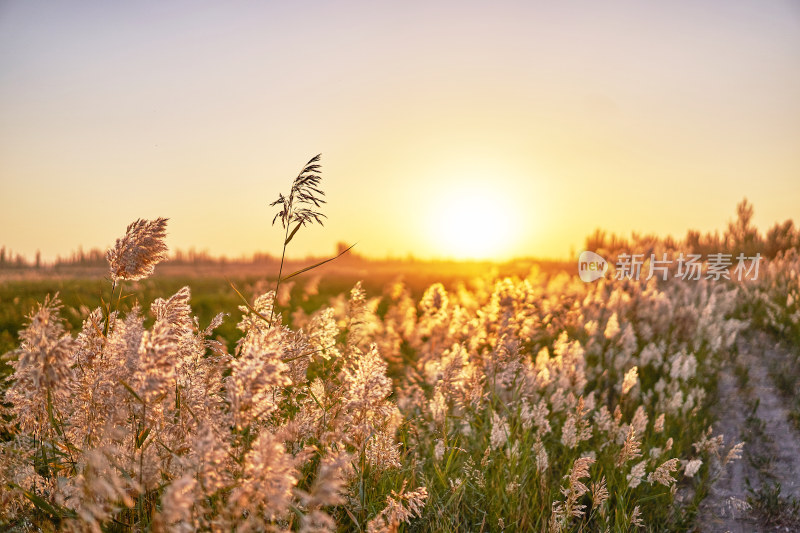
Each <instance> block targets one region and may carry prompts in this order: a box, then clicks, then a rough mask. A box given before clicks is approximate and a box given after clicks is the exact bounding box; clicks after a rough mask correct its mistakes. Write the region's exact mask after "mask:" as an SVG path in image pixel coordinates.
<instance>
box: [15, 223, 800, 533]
mask: <svg viewBox="0 0 800 533" xmlns="http://www.w3.org/2000/svg"><path fill="white" fill-rule="evenodd" d="M155 224H158V221H156V223H155ZM140 227H144V228H145V230H144V231H150V230H148V229H147V228H148V226H146V225H144V226H140ZM131 231H132V230H131V229H130V228H129V233H131ZM133 231H134V233H135V231H138V230H136V229H134V230H133ZM154 234H155V237H153V236H152V235H145V236H144V237H143V236H141V235H138V236H137V235H133V236H132V237H131V238H130V241H131V242H138V243H140V244H138V245H136V246H130V245H128V244H126V243H125V241H123V243H122V244H120V243H119V242H118V244H117V247H116V249H115V253H116V254H117V255H116V256H115V255H112V256H111V258H110V266H111V269H110V272H111V274H110V275H111V278H112V279H113V281H112V280H111V279H106V278H102V277H96V278H91V277H78V278H75V277H69V278H68V277H62V278H52V279H48V278H42V277H40V279H20V278H17V279H13V280H12V279H8V280H6V281H4V282H2V283H0V302H1V303H0V313H1V314H0V317H1V318H2V321H1V322H0V338H1V339H2V343H3V346H2V348H3V351H6V350H10V351H9V352H8V354H7V355H6V356H5V358H4V359H5V363H6V364H7V366H6V368H5V370H4V372H3V382H2V389H0V390H2V393H3V400H4V403H3V412H2V421H3V427H2V440H1V441H0V481H1V482H0V526H2V527H3V528H4V529H6V530H12V531H34V530H64V531H73V530H74V531H195V530H202V531H221V530H226V531H278V530H280V531H305V532H310V531H370V532H378V531H398V530H414V531H550V532H561V531H635V530H644V531H689V530H691V529H692V528H694V527H695V526H696V525H697V524H696V520H697V516H698V513H699V512H700V510H701V502H702V501H703V498H704V497H705V496H706V495H707V494H709V491H710V489H711V488H712V486H713V484H714V483H715V481H716V480H718V479H719V478H720V477H722V476H725V473H726V472H727V470H728V469H729V468H730V467H731V465H732V464H733V463H734V462H736V461H737V460H738V459H740V458H741V456H742V452H743V443H741V442H739V441H740V437H741V436H742V435H739V434H737V433H738V432H734V433H732V434H727V435H722V434H717V433H715V432H714V431H713V430H712V424H713V423H714V421H715V416H718V411H716V410H715V409H714V404H715V401H716V397H717V388H718V383H719V378H720V375H721V372H724V369H725V368H726V367H727V366H730V365H731V364H732V361H733V359H732V355H733V354H735V353H737V350H738V348H737V339H738V338H739V336H740V335H741V334H742V332H744V331H745V330H748V329H762V330H765V331H768V332H770V333H771V334H772V335H776V336H778V337H779V338H780V339H782V341H783V342H785V343H788V344H789V345H791V346H796V344H795V343H796V342H797V339H798V335H797V333H798V320H797V317H798V316H800V314H799V313H798V310H797V305H798V304H797V298H798V296H800V285H798V277H797V271H798V264H800V263H799V262H798V259H797V256H796V255H793V254H788V253H787V254H784V255H782V256H781V257H780V258H779V259H778V260H775V261H773V262H772V263H771V264H770V265H769V268H768V269H766V271H765V272H764V273H763V274H764V275H763V276H762V277H761V278H760V279H759V280H757V281H753V282H752V283H751V284H750V285H746V284H743V283H734V282H731V281H727V280H720V281H714V280H709V279H705V278H702V279H698V280H692V281H684V280H680V279H677V280H676V279H674V278H675V273H674V272H670V274H672V276H671V279H669V280H666V281H658V280H656V279H655V278H654V279H650V280H647V279H645V278H644V277H642V278H641V279H633V278H631V277H627V278H626V277H624V276H615V275H613V274H614V272H613V271H612V275H609V276H608V277H607V278H604V279H601V280H599V281H596V282H594V283H584V282H582V281H580V280H579V279H578V277H577V276H576V275H575V274H574V272H569V271H562V270H559V269H545V270H544V271H542V270H539V269H535V268H534V269H530V268H529V267H530V265H527V266H526V267H525V268H516V270H515V269H513V268H512V269H507V271H502V270H494V271H491V270H487V269H484V270H485V272H484V273H483V274H481V275H471V276H464V275H459V274H455V273H454V274H451V275H449V276H448V275H446V274H443V273H442V272H437V273H436V275H435V276H433V277H432V276H431V275H430V272H427V273H426V272H425V270H424V269H422V268H419V266H417V267H416V268H415V269H414V271H412V272H405V273H403V276H402V277H398V274H400V273H398V272H394V273H392V272H386V271H381V272H380V273H373V274H372V275H370V274H369V273H367V275H364V274H365V272H364V271H363V269H362V270H361V271H359V273H358V276H347V275H341V274H340V275H327V276H326V275H322V276H319V275H318V274H315V277H308V278H302V277H295V278H293V279H292V281H291V282H287V281H283V282H282V283H280V286H279V287H278V291H277V294H276V292H275V291H274V290H272V289H273V283H275V280H274V279H273V280H268V279H265V278H263V277H261V276H251V277H241V276H239V277H236V276H234V277H232V282H233V285H234V286H235V287H236V289H234V287H233V286H232V285H231V283H229V282H228V280H226V279H225V278H223V277H209V276H206V277H202V276H201V277H198V276H189V275H186V276H164V275H160V276H151V275H150V274H151V273H152V272H151V271H152V268H151V267H152V264H150V263H155V262H157V261H156V260H155V259H159V257H158V255H159V253H158V252H157V251H156V252H154V251H153V250H158V246H161V242H160V241H159V238H160V237H159V235H162V234H158V233H157V232H155V231H154ZM142 243H143V244H142ZM142 250H143V252H142ZM601 251H602V250H601ZM603 253H604V254H606V255H609V256H610V253H609V252H608V251H603ZM126 254H127V255H126ZM148 254H149V255H148ZM142 257H144V259H142ZM153 258H155V259H153ZM148 261H150V263H148ZM362 266H363V265H362ZM473 274H474V273H473ZM435 280H439V281H443V282H444V283H442V282H439V281H435ZM237 291H238V292H237ZM56 293H58V295H59V296H58V298H57V299H56V298H55V297H54V296H55V294H56ZM239 293H241V294H239ZM787 295H788V296H787ZM26 315H27V318H26ZM781 353H795V352H785V351H784V352H781ZM787 357H788V356H787ZM778 363H780V361H778ZM778 363H776V364H778ZM784 363H785V364H784V366H783V367H776V368H783V369H784V370H783V371H786V372H791V373H792V374H794V373H795V372H796V371H797V369H796V361H795V360H793V359H792V360H789V359H787V360H786V361H785V362H784ZM740 366H741V365H740ZM746 370H747V368H739V367H737V375H738V376H739V377H738V380H739V384H740V386H741V387H745V388H746V387H747V385H748V372H747V371H746ZM759 379H761V377H759ZM786 379H791V377H789V378H786ZM786 379H785V380H786ZM787 383H788V381H787ZM787 383H782V384H781V388H782V389H783V390H784V392H785V393H786V394H787V395H791V387H790V386H788V385H787ZM755 406H756V407H753V408H752V411H753V415H752V416H750V417H748V419H747V421H746V424H747V428H749V429H747V431H748V432H749V433H748V435H749V437H748V438H749V439H751V440H752V439H754V437H753V435H755V436H759V435H761V434H762V433H763V435H761V436H760V437H759V439H756V440H760V441H764V442H767V441H769V438H770V437H769V435H767V434H766V433H765V432H766V429H765V428H767V426H766V425H764V424H762V423H761V422H760V421H759V420H758V418H757V417H756V416H755V413H756V408H757V404H755ZM774 426H775V424H774V423H773V424H772V426H770V427H774ZM754 428H755V429H754ZM756 429H759V431H760V433H759V432H758V431H756ZM756 434H758V435H756ZM787 434H788V433H787ZM764 449H766V448H764ZM759 457H760V458H762V459H763V461H762V462H763V464H762V462H760V463H759V464H758V469H759V470H760V471H764V472H767V471H769V470H770V469H769V468H768V466H769V465H768V464H767V463H768V462H769V461H771V457H770V456H768V455H763V457H762V456H761V455H756V454H754V453H750V454H749V455H748V460H749V461H750V462H751V463H752V462H753V461H755V459H753V458H759ZM760 460H761V459H759V461H760ZM764 461H765V462H764ZM754 490H755V492H754V493H753V494H754V496H752V497H750V499H749V500H748V501H749V502H750V503H747V502H746V501H744V500H742V502H743V505H749V508H750V509H751V510H754V511H753V512H756V511H758V512H761V513H762V514H763V513H764V512H768V513H773V514H774V513H775V512H776V511H775V509H788V508H789V507H787V505H789V504H785V503H786V502H789V501H794V500H787V499H785V498H783V497H782V496H781V495H780V489H778V494H777V496H775V495H774V494H773V493H774V490H773V489H770V486H766V485H763V486H761V487H757V488H756V489H754ZM770 491H772V492H770ZM773 496H774V497H773ZM776 498H777V499H776ZM773 500H774V501H776V502H778V503H780V504H781V505H778V504H774V505H773V504H772V503H770V502H773ZM773 503H774V502H773ZM765 510H766V511H765ZM770 510H771V511H770ZM781 523H788V522H786V520H784V521H783V522H781Z"/></svg>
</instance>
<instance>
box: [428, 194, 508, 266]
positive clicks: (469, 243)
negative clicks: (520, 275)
mask: <svg viewBox="0 0 800 533" xmlns="http://www.w3.org/2000/svg"><path fill="white" fill-rule="evenodd" d="M446 194H447V196H446V199H445V200H444V201H442V203H441V204H440V205H439V206H437V211H436V213H435V217H434V231H433V232H432V237H433V239H434V243H433V244H434V246H436V248H437V250H438V252H439V254H440V255H442V256H446V257H453V258H456V259H486V258H490V257H497V256H501V255H503V254H505V253H507V252H508V249H509V246H510V245H511V244H512V241H513V240H514V238H515V236H516V233H517V231H518V230H517V229H516V227H515V224H514V221H513V210H512V209H511V208H510V206H509V205H508V203H507V202H505V201H503V198H501V197H500V196H499V195H497V194H496V193H494V192H493V191H492V190H491V189H488V188H477V187H472V188H464V189H461V190H457V191H450V192H448V193H446Z"/></svg>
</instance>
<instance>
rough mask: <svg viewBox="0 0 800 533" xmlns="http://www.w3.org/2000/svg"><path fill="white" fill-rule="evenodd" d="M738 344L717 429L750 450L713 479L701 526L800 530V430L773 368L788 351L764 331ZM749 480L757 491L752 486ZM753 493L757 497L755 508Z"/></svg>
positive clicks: (723, 378)
mask: <svg viewBox="0 0 800 533" xmlns="http://www.w3.org/2000/svg"><path fill="white" fill-rule="evenodd" d="M738 348H739V354H738V355H737V356H735V357H734V358H732V360H731V361H730V362H729V363H728V364H727V365H726V366H725V368H723V369H722V371H721V374H720V377H719V398H718V402H717V405H716V411H717V415H718V417H719V422H718V423H717V424H715V426H714V434H716V435H719V434H724V435H725V446H726V449H727V447H728V446H730V444H732V443H733V442H739V441H745V453H744V456H743V457H742V459H741V460H739V461H737V462H735V463H733V464H732V465H728V467H727V468H726V469H725V472H723V473H722V475H721V476H720V477H719V479H718V480H717V481H716V482H715V483H714V484H713V485H712V487H711V490H710V491H709V494H708V496H707V497H706V499H705V500H704V501H703V503H702V504H701V506H700V512H699V514H698V518H697V522H696V524H697V531H699V532H702V533H724V532H727V531H729V532H731V533H756V532H768V531H769V532H773V531H800V520H798V519H799V518H800V514H798V511H797V509H794V508H793V507H792V498H800V434H798V432H797V431H796V430H795V428H794V426H792V425H791V424H790V423H789V418H788V411H787V409H786V407H785V406H784V401H783V398H782V397H781V395H780V392H779V391H778V390H777V388H776V387H775V385H774V384H773V381H772V379H771V378H770V376H769V370H768V369H769V368H770V367H771V364H773V363H774V362H775V361H776V360H777V358H781V357H786V356H787V354H786V352H784V351H782V350H781V349H780V348H778V347H776V345H775V341H774V340H772V339H771V338H769V337H768V336H767V335H765V334H763V333H751V334H749V335H747V336H745V337H744V338H742V339H740V340H739V342H738ZM798 386H800V383H798ZM748 481H749V485H750V487H752V489H753V490H754V491H755V492H752V491H748ZM778 483H779V484H780V491H778V489H777V484H778ZM748 496H750V497H751V498H755V502H756V505H755V508H751V506H750V505H748V503H747V501H748Z"/></svg>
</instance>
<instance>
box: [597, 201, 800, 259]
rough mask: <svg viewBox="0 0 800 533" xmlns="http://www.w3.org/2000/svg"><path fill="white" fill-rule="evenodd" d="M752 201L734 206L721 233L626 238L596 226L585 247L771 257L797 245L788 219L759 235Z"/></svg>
mask: <svg viewBox="0 0 800 533" xmlns="http://www.w3.org/2000/svg"><path fill="white" fill-rule="evenodd" d="M753 213H754V210H753V204H751V203H750V202H749V201H748V200H747V198H745V199H743V200H742V201H741V202H739V204H738V205H737V206H736V218H735V219H734V220H732V221H730V222H728V227H727V228H726V229H725V231H724V232H723V233H721V234H720V233H719V232H718V231H715V232H714V233H701V232H699V231H696V230H689V231H688V232H687V233H686V237H685V238H684V239H683V240H680V239H676V238H674V237H671V236H668V237H660V236H657V235H641V234H638V233H633V234H632V235H631V237H630V238H625V237H622V236H619V235H616V234H609V233H607V232H606V231H604V230H602V229H597V230H595V231H594V233H592V234H591V235H590V236H589V237H587V238H586V249H587V250H591V251H603V252H605V253H607V254H609V255H613V254H615V253H617V252H631V251H635V252H637V253H645V255H649V254H650V253H658V252H665V251H667V250H678V251H681V252H685V253H693V254H700V255H703V256H707V255H709V254H715V253H728V254H732V255H733V256H734V257H736V256H737V255H738V254H740V253H743V254H744V255H745V256H747V257H751V256H754V255H755V254H756V253H760V254H761V257H764V258H767V259H773V258H775V257H777V256H778V255H779V254H782V253H785V252H786V251H788V250H798V249H800V228H798V227H795V225H794V222H793V221H792V220H791V219H789V220H786V221H785V222H782V223H780V222H776V223H775V224H774V225H773V226H772V227H771V228H769V230H767V232H766V234H764V235H762V234H761V233H760V232H759V231H758V229H757V228H756V227H755V225H754V224H753Z"/></svg>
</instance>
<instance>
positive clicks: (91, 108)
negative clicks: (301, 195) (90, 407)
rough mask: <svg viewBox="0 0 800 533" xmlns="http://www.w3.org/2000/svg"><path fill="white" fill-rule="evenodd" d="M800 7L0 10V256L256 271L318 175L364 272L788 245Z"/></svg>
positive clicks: (42, 5)
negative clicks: (652, 236)
mask: <svg viewBox="0 0 800 533" xmlns="http://www.w3.org/2000/svg"><path fill="white" fill-rule="evenodd" d="M797 95H800V4H798V3H797V2H796V1H793V0H785V1H781V0H774V1H768V2H762V1H757V0H753V1H734V0H714V1H711V0H686V1H671V2H659V3H655V2H641V1H630V2H625V1H607V2H596V1H580V2H579V1H565V2H538V1H525V2H472V1H469V0H459V1H455V2H415V1H404V2H382V1H371V2H308V1H293V2H265V1H260V2H245V1H230V2H206V1H202V0H193V1H188V0H187V1H157V2H156V1H137V2H107V1H91V2H90V1H83V0H76V1H71V2H41V1H38V0H25V1H22V0H19V1H14V0H5V1H0V202H2V207H1V208H0V245H5V246H6V247H8V248H11V249H12V250H14V251H15V252H20V253H23V254H25V255H27V256H28V257H32V256H33V254H34V253H35V252H36V250H41V253H42V256H43V257H44V258H45V259H52V258H54V257H55V256H56V255H66V254H68V253H69V252H70V251H72V250H75V249H76V248H77V247H78V246H79V245H81V246H83V248H84V249H88V248H92V247H100V248H106V247H108V246H109V245H111V244H113V242H114V240H115V239H116V238H117V237H120V236H121V235H122V234H123V233H124V230H125V227H126V226H127V225H128V223H130V222H132V221H134V220H136V219H137V218H148V219H150V218H155V217H158V216H164V217H169V218H170V223H169V237H168V244H169V246H170V247H171V248H172V249H176V248H181V249H184V250H186V249H189V248H195V249H197V250H207V251H208V252H210V253H212V254H215V255H216V254H226V255H230V256H238V255H242V254H251V253H253V252H256V251H259V252H268V253H272V254H280V250H281V243H282V231H281V230H280V228H279V227H272V226H271V225H270V224H271V221H272V217H273V216H274V208H270V207H269V203H270V202H271V201H273V200H274V199H275V198H276V197H277V196H278V194H279V193H281V192H284V193H285V192H286V191H287V190H288V189H289V187H290V186H291V182H292V180H293V179H294V177H295V176H296V175H297V172H298V171H299V170H300V169H301V168H302V166H303V164H304V163H305V162H306V161H307V160H308V159H310V158H311V157H312V156H314V155H315V154H317V153H320V152H321V153H322V163H323V174H322V175H323V179H322V188H323V189H324V191H325V193H326V197H327V199H328V204H327V205H325V207H324V212H325V214H326V215H327V217H328V218H327V220H326V223H325V227H312V228H308V229H304V230H303V231H301V232H300V233H298V235H297V236H296V237H295V239H294V240H293V241H292V243H291V245H290V248H289V250H288V254H289V255H290V256H296V257H302V256H306V255H316V256H320V255H328V254H330V253H331V252H332V251H333V249H334V246H335V244H336V243H337V242H339V241H345V242H348V243H353V242H357V243H358V244H357V248H356V249H357V250H358V251H359V252H360V253H362V254H364V255H368V256H374V257H378V256H386V255H389V256H393V257H405V256H407V255H409V254H413V255H414V256H416V257H421V258H486V257H490V258H497V259H507V258H510V257H514V256H528V257H530V256H535V257H552V258H566V257H568V254H570V253H571V251H576V250H578V251H579V250H580V249H581V246H582V244H583V242H584V239H585V237H586V236H587V235H588V234H589V233H591V232H592V231H593V230H594V229H595V228H598V227H602V228H604V229H606V230H608V231H611V232H616V233H620V234H625V235H630V233H631V232H632V231H637V232H640V233H657V234H662V235H666V234H671V235H675V236H680V237H682V236H684V235H685V234H686V231H687V230H689V229H698V230H701V231H710V230H715V229H723V228H724V227H725V225H726V223H727V222H728V220H730V219H731V218H732V217H733V215H734V212H735V206H736V204H737V203H738V202H739V201H740V200H741V199H742V198H743V197H747V198H748V199H749V200H750V201H751V202H752V203H753V204H754V206H755V212H756V214H755V223H756V224H757V225H758V226H759V227H760V228H761V229H762V230H765V229H766V228H767V227H769V226H770V225H772V224H773V223H774V222H778V221H783V220H785V219H787V218H794V219H795V220H796V221H800V208H799V207H798V206H800V98H798V96H797Z"/></svg>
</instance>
